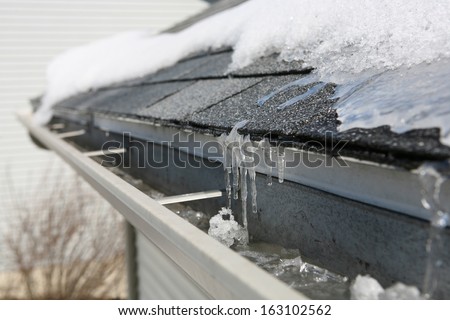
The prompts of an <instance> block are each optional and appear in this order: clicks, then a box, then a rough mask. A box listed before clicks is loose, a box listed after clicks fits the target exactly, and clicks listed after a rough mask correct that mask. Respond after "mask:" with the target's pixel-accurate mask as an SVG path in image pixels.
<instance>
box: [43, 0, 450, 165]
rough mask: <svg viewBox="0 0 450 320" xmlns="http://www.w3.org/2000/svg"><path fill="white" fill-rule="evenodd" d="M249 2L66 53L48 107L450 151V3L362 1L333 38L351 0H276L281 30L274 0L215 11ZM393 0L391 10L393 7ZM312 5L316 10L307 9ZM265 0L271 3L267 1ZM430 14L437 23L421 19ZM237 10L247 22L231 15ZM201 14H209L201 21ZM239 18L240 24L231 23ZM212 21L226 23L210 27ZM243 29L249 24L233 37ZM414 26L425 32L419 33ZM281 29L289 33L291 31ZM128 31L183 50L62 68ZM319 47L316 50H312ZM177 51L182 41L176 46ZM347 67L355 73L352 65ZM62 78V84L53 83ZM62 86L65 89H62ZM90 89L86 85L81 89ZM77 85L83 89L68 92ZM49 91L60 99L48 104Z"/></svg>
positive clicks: (309, 144) (398, 155) (392, 160)
mask: <svg viewBox="0 0 450 320" xmlns="http://www.w3.org/2000/svg"><path fill="white" fill-rule="evenodd" d="M241 2H242V1H240V0H235V1H221V2H219V3H217V4H215V5H213V6H212V7H211V8H210V9H209V10H208V11H207V12H206V13H203V14H200V15H199V16H197V17H194V18H192V19H190V20H188V21H187V22H185V23H182V24H180V25H179V26H176V27H174V28H173V30H169V31H171V32H175V33H174V36H173V37H169V36H168V35H163V36H162V37H156V38H154V39H149V38H147V37H146V35H145V33H132V34H128V35H122V36H118V37H117V38H111V39H110V40H105V41H104V43H103V45H102V44H101V43H99V44H98V45H97V44H94V45H92V46H87V47H85V48H79V49H78V50H74V51H73V52H72V53H70V52H69V53H67V54H66V55H63V56H62V57H61V58H59V59H57V60H55V63H54V64H53V66H50V68H49V71H52V72H49V73H50V74H52V73H54V77H53V78H52V77H50V85H49V91H48V92H47V94H46V96H44V107H51V108H52V109H54V110H55V113H54V115H56V116H58V115H60V116H62V115H63V114H64V112H63V111H64V110H72V111H74V112H76V113H79V114H85V115H89V114H94V113H102V114H105V113H106V114H109V115H111V116H117V117H126V118H134V119H136V118H137V119H142V120H145V121H149V122H160V123H161V124H163V125H166V126H176V127H181V128H189V129H192V130H195V131H200V132H209V133H214V134H221V133H223V132H225V131H230V129H231V128H232V127H233V126H234V125H235V124H236V123H237V122H239V121H242V120H249V123H248V124H247V125H246V126H245V127H243V128H242V129H241V130H240V132H242V133H246V134H251V137H252V139H259V138H261V137H263V136H265V135H267V134H270V135H271V138H272V140H273V141H274V142H275V143H279V142H283V143H284V144H286V145H294V146H297V147H301V148H306V149H308V150H311V148H312V149H313V150H314V148H315V147H317V146H318V143H319V144H320V143H322V142H324V141H325V139H326V137H327V134H329V133H332V135H333V139H334V140H335V141H336V140H345V141H348V144H347V145H346V146H345V148H344V149H343V150H342V151H341V152H340V154H341V155H348V156H352V157H356V158H359V159H367V160H372V161H376V162H380V163H389V164H398V165H401V166H404V167H407V168H412V167H415V166H417V165H418V164H420V163H421V162H422V161H424V160H443V159H447V158H449V157H450V148H449V147H448V145H450V126H449V125H448V124H449V123H450V108H449V107H448V102H449V101H450V83H449V82H448V81H446V79H447V78H448V75H449V74H450V62H449V59H450V58H449V57H448V52H450V51H446V50H447V49H446V48H447V47H449V45H450V35H449V34H448V29H449V30H450V28H446V23H448V21H447V20H445V21H443V20H442V19H441V20H439V19H432V18H436V15H439V14H442V12H448V11H449V12H450V6H449V5H448V3H447V2H442V3H440V6H439V8H437V7H436V6H434V7H433V6H431V7H429V8H428V7H427V6H428V5H427V4H423V6H425V7H423V8H421V10H416V9H414V10H409V11H408V10H406V11H405V8H408V7H410V6H412V7H414V5H410V3H409V2H408V1H403V0H398V1H394V2H383V3H378V4H376V5H374V4H372V2H370V1H369V2H361V1H356V2H354V5H353V9H354V12H353V11H352V13H351V17H352V19H348V20H346V22H345V26H343V27H342V28H344V29H339V30H340V32H342V36H341V37H339V39H338V38H336V37H334V38H332V39H331V38H329V33H330V32H331V31H330V30H328V29H329V27H330V22H329V21H336V19H341V18H342V16H341V15H340V14H338V13H336V12H335V10H334V9H336V10H337V9H342V4H336V3H335V2H333V1H331V2H328V1H326V3H324V4H323V5H322V6H317V5H316V4H315V2H311V1H307V0H304V1H300V2H296V1H287V2H286V5H285V6H274V7H273V12H272V17H273V19H275V20H276V22H277V23H279V24H280V25H279V27H278V29H277V28H272V29H273V33H271V34H269V35H267V32H269V31H270V30H266V29H264V28H265V27H264V26H263V25H260V22H261V21H260V19H256V18H255V19H254V15H255V14H256V13H257V12H256V11H255V10H259V9H258V8H260V7H261V6H263V5H264V4H265V5H269V3H270V2H267V1H265V0H253V1H249V2H248V4H247V3H246V4H245V5H241V6H237V7H235V8H233V9H231V10H228V11H226V12H222V13H221V14H219V15H218V17H217V18H215V17H214V16H213V17H209V16H210V14H212V13H216V12H220V11H222V10H224V9H228V8H229V7H233V6H236V5H237V4H239V3H241ZM266 2H267V3H266ZM335 6H337V7H339V8H337V7H336V8H335ZM372 6H373V7H372ZM386 6H389V7H390V10H385V9H386ZM289 7H291V11H292V14H294V13H295V12H296V11H298V12H303V16H302V17H301V19H300V17H297V16H296V17H290V18H289V19H287V20H289V22H288V23H281V21H279V20H280V19H279V18H280V17H282V18H283V19H284V20H286V13H287V12H289V10H288V9H289ZM307 8H309V9H310V11H305V10H306V9H307ZM368 8H372V9H373V12H378V11H380V10H381V11H382V12H385V15H384V16H383V17H381V18H380V17H379V15H375V18H374V19H375V20H373V21H372V20H371V18H370V17H372V16H373V12H372V13H371V12H369V11H370V10H368ZM422 9H423V10H422ZM438 9H439V10H438ZM261 10H262V9H261ZM261 10H260V11H261ZM436 10H437V11H436ZM260 11H258V12H259V13H261V14H264V12H263V11H264V10H262V11H261V12H260ZM255 12H256V13H255ZM249 14H251V15H250V16H249ZM358 14H359V15H358ZM396 15H397V16H398V15H403V16H404V17H403V18H402V19H403V20H402V21H399V20H396V19H394V18H396ZM423 15H425V16H424V19H425V18H427V19H428V20H427V21H428V24H424V25H422V23H419V24H417V25H415V22H416V21H422V20H421V19H418V18H419V17H422V16H423ZM205 17H209V18H208V19H206V20H204V18H205ZM233 17H234V18H236V19H234V20H236V21H238V22H235V21H234V20H233V23H231V22H230V21H231V20H230V18H233ZM314 17H316V18H317V19H318V20H317V21H316V20H314V19H316V18H314ZM347 18H348V17H347ZM363 18H364V19H366V21H367V23H368V24H369V25H368V26H367V28H366V27H363V26H362V25H361V23H360V22H361V21H360V20H361V19H363ZM380 19H381V20H380ZM199 20H201V23H199V24H196V25H194V26H193V27H192V24H193V23H195V22H197V21H199ZM228 22H229V24H230V28H228V29H229V30H228V29H227V30H224V26H226V25H227V23H228ZM394 22H395V23H397V24H399V26H398V27H396V26H395V25H393V23H394ZM306 27H308V28H306ZM369 27H370V28H369ZM185 28H187V29H185ZM208 28H211V29H214V30H215V31H211V32H208V31H206V32H204V31H202V30H204V29H208ZM305 28H306V29H305ZM339 28H341V27H339ZM218 30H223V32H222V34H221V35H216V36H217V37H214V32H216V33H217V31H218ZM239 30H241V31H245V32H243V34H242V35H241V36H239V37H237V38H236V37H234V38H233V37H231V35H234V34H239ZM260 30H262V31H260ZM295 30H300V31H302V32H300V33H298V32H294V31H295ZM307 30H312V31H307ZM327 30H328V31H327ZM270 32H271V31H270ZM311 32H312V33H311ZM412 32H414V33H415V34H416V38H415V39H411V37H410V36H408V35H410V33H412ZM258 33H260V34H261V35H260V36H259V35H258ZM195 34H198V37H197V38H198V39H195V41H193V42H192V41H191V42H190V41H185V40H183V41H180V42H181V44H179V46H180V47H181V49H177V47H176V46H175V44H176V43H177V42H176V41H175V40H177V41H178V40H182V39H185V38H186V37H189V36H194V35H195ZM277 34H279V35H280V34H281V35H282V37H281V38H282V39H281V40H279V41H278V40H277V37H276V35H277ZM299 34H300V35H299ZM227 35H228V36H227ZM316 36H317V39H316V38H315V37H316ZM230 37H231V38H230ZM235 38H236V39H235ZM314 39H316V40H314ZM216 40H217V41H216ZM123 41H125V43H129V44H130V45H131V46H133V45H135V46H136V48H137V49H139V50H144V51H145V52H147V53H149V51H147V50H149V49H151V48H155V46H154V45H155V43H156V44H160V45H161V46H162V48H166V49H167V48H168V49H170V48H171V49H170V50H166V51H165V52H163V51H161V50H162V49H161V50H160V51H161V52H159V53H155V54H154V55H152V56H149V57H147V58H146V59H144V58H145V57H141V56H138V55H136V54H137V53H136V52H139V50H137V51H136V52H135V51H132V50H131V49H130V50H129V51H126V50H125V51H124V52H120V53H119V54H118V55H119V56H121V59H122V58H123V55H125V56H126V54H127V52H128V53H130V54H132V55H131V57H135V55H136V57H137V58H136V61H137V62H134V61H133V63H132V64H131V67H130V68H126V66H127V65H129V64H128V63H125V64H124V65H120V63H119V61H121V60H117V61H116V60H114V59H116V58H117V57H116V58H114V57H113V58H111V59H109V60H111V61H109V62H108V59H106V62H105V63H103V61H102V63H100V64H99V66H98V64H94V65H93V68H92V69H90V70H88V72H87V73H82V77H81V78H83V79H78V76H77V75H79V72H80V70H79V69H80V68H81V67H80V68H78V67H73V68H72V69H65V68H59V67H63V66H66V67H67V66H68V65H70V63H67V62H70V61H72V62H73V61H75V62H77V61H78V60H79V61H78V62H83V61H85V60H86V59H87V60H86V61H88V60H92V61H94V62H95V61H96V60H95V59H94V58H95V55H94V56H90V55H89V54H88V53H95V54H97V55H98V57H99V58H100V59H101V60H105V59H103V57H104V54H105V52H104V50H108V48H109V49H111V48H114V47H117V44H118V43H122V42H123ZM174 41H175V42H174ZM268 41H269V42H270V41H271V44H270V43H269V44H268ZM361 41H362V42H361ZM364 41H366V42H364ZM246 42H249V44H248V46H246V44H245V43H246ZM400 44H404V46H403V47H402V46H400ZM271 46H273V47H271ZM308 46H309V48H310V49H311V51H308V50H306V49H307V48H308ZM414 46H418V47H417V48H414ZM122 47H127V46H126V45H125V46H122ZM419 47H420V48H419ZM84 49H86V50H85V51H84ZM88 49H89V50H88ZM93 49H94V50H93ZM127 50H128V49H127ZM172 50H173V51H177V50H180V51H179V52H175V53H173V54H172V53H171V52H170V51H172ZM271 51H275V52H281V53H280V54H277V53H272V54H270V52H271ZM412 51H414V52H412ZM192 52H194V53H192ZM268 52H269V54H268ZM305 52H306V53H305ZM308 52H309V53H308ZM446 52H447V53H446ZM161 53H164V54H161ZM152 54H153V53H152ZM446 54H447V55H446ZM165 55H167V56H168V58H166V57H165ZM183 55H185V57H184V58H183V57H182V56H183ZM186 55H187V56H186ZM180 57H181V60H180ZM258 57H259V58H258ZM150 58H151V59H150ZM152 59H153V60H154V61H159V62H160V64H159V65H171V66H168V67H166V68H164V69H159V71H157V72H154V70H158V67H157V64H155V65H153V64H154V63H153V62H152ZM302 59H304V60H302ZM355 59H356V60H355ZM66 60H67V61H66ZM128 60H134V59H133V58H131V59H128ZM169 60H170V61H172V60H173V61H172V62H170V61H169ZM305 60H306V61H307V62H306V63H305ZM86 61H85V62H86ZM174 61H179V62H178V63H173V62H174ZM141 62H142V63H143V64H145V65H146V67H145V68H144V70H147V69H148V70H153V71H149V72H147V74H146V75H144V76H138V75H141V74H140V73H139V72H141V73H142V70H141V71H139V70H140V69H139V63H141ZM111 63H113V66H115V67H114V68H111ZM152 63H153V64H152ZM402 63H404V65H402ZM73 65H74V66H76V64H73ZM80 66H81V65H80ZM230 66H231V68H230ZM57 67H58V68H57ZM110 69H114V70H113V71H114V72H115V73H114V74H113V73H112V71H111V72H110V73H111V74H110V75H109V76H108V77H106V76H103V74H105V73H106V72H109V71H108V70H110ZM130 69H133V70H134V69H136V70H135V71H130ZM345 70H347V71H348V72H350V76H349V74H347V75H345V74H343V73H342V71H345ZM66 71H67V72H66ZM331 71H333V72H334V73H333V72H331ZM73 72H74V73H73ZM330 72H331V73H330ZM133 74H135V76H134V78H133V77H132V75H133ZM95 75H97V76H95ZM355 75H356V76H355ZM130 78H132V79H131V80H129V79H130ZM52 79H53V80H52ZM114 79H116V80H114ZM52 81H53V83H54V84H56V86H52V85H51V83H52ZM105 81H106V82H105ZM335 83H338V85H336V84H335ZM58 86H62V87H60V89H62V90H56V89H58ZM52 89H54V90H52ZM87 89H90V91H87V92H86V90H87ZM80 91H81V92H82V91H85V92H83V93H79V94H75V95H74V93H76V92H80ZM52 93H53V94H52ZM68 95H72V96H71V97H70V98H68V99H65V100H63V101H60V100H61V97H64V96H68ZM46 98H48V99H47V102H48V101H52V103H51V105H50V104H49V103H47V105H46V103H45V101H46ZM57 101H59V102H57ZM55 102H56V103H55ZM41 109H43V108H41ZM44 109H45V108H44ZM42 114H43V113H42ZM87 118H89V117H87ZM443 143H444V144H443ZM318 151H319V152H320V151H321V150H318Z"/></svg>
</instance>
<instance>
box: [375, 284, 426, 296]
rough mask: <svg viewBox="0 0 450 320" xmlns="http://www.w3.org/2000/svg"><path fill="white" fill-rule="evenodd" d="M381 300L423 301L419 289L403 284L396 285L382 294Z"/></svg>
mask: <svg viewBox="0 0 450 320" xmlns="http://www.w3.org/2000/svg"><path fill="white" fill-rule="evenodd" d="M379 298H380V299H384V300H418V299H422V297H421V295H420V291H419V289H417V288H416V287H414V286H407V285H405V284H403V283H400V282H398V283H396V284H394V285H393V286H392V287H389V288H387V289H386V290H385V291H384V292H382V293H380V295H379Z"/></svg>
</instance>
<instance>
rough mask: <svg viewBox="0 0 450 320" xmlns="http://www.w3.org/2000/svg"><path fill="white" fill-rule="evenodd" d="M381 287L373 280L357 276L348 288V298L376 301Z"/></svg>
mask: <svg viewBox="0 0 450 320" xmlns="http://www.w3.org/2000/svg"><path fill="white" fill-rule="evenodd" d="M383 292H384V290H383V287H382V286H381V285H380V284H379V283H378V281H377V280H375V279H374V278H372V277H370V276H368V275H366V276H361V275H358V276H357V277H356V279H355V281H354V282H353V284H352V286H351V287H350V298H351V299H353V300H378V299H379V295H380V294H381V293H383Z"/></svg>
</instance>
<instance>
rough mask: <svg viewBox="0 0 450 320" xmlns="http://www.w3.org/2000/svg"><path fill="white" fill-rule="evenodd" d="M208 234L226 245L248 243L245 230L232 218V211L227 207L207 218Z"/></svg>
mask: <svg viewBox="0 0 450 320" xmlns="http://www.w3.org/2000/svg"><path fill="white" fill-rule="evenodd" d="M208 234H209V235H210V236H211V237H213V238H214V239H216V240H218V241H220V242H221V243H223V244H224V245H226V246H227V247H231V246H232V245H233V244H242V245H245V244H247V243H248V234H247V230H245V229H244V228H242V227H241V226H240V225H239V224H238V223H237V222H236V221H235V220H234V216H233V213H232V211H231V209H228V208H222V209H221V210H220V211H219V213H218V214H216V215H215V216H213V217H212V218H211V220H209V230H208Z"/></svg>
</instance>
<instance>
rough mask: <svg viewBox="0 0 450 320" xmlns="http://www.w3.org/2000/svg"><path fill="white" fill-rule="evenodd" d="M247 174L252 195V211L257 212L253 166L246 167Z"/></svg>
mask: <svg viewBox="0 0 450 320" xmlns="http://www.w3.org/2000/svg"><path fill="white" fill-rule="evenodd" d="M248 175H249V177H250V192H251V195H252V212H253V213H257V212H258V203H257V201H256V194H257V192H256V171H255V168H252V169H248Z"/></svg>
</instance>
